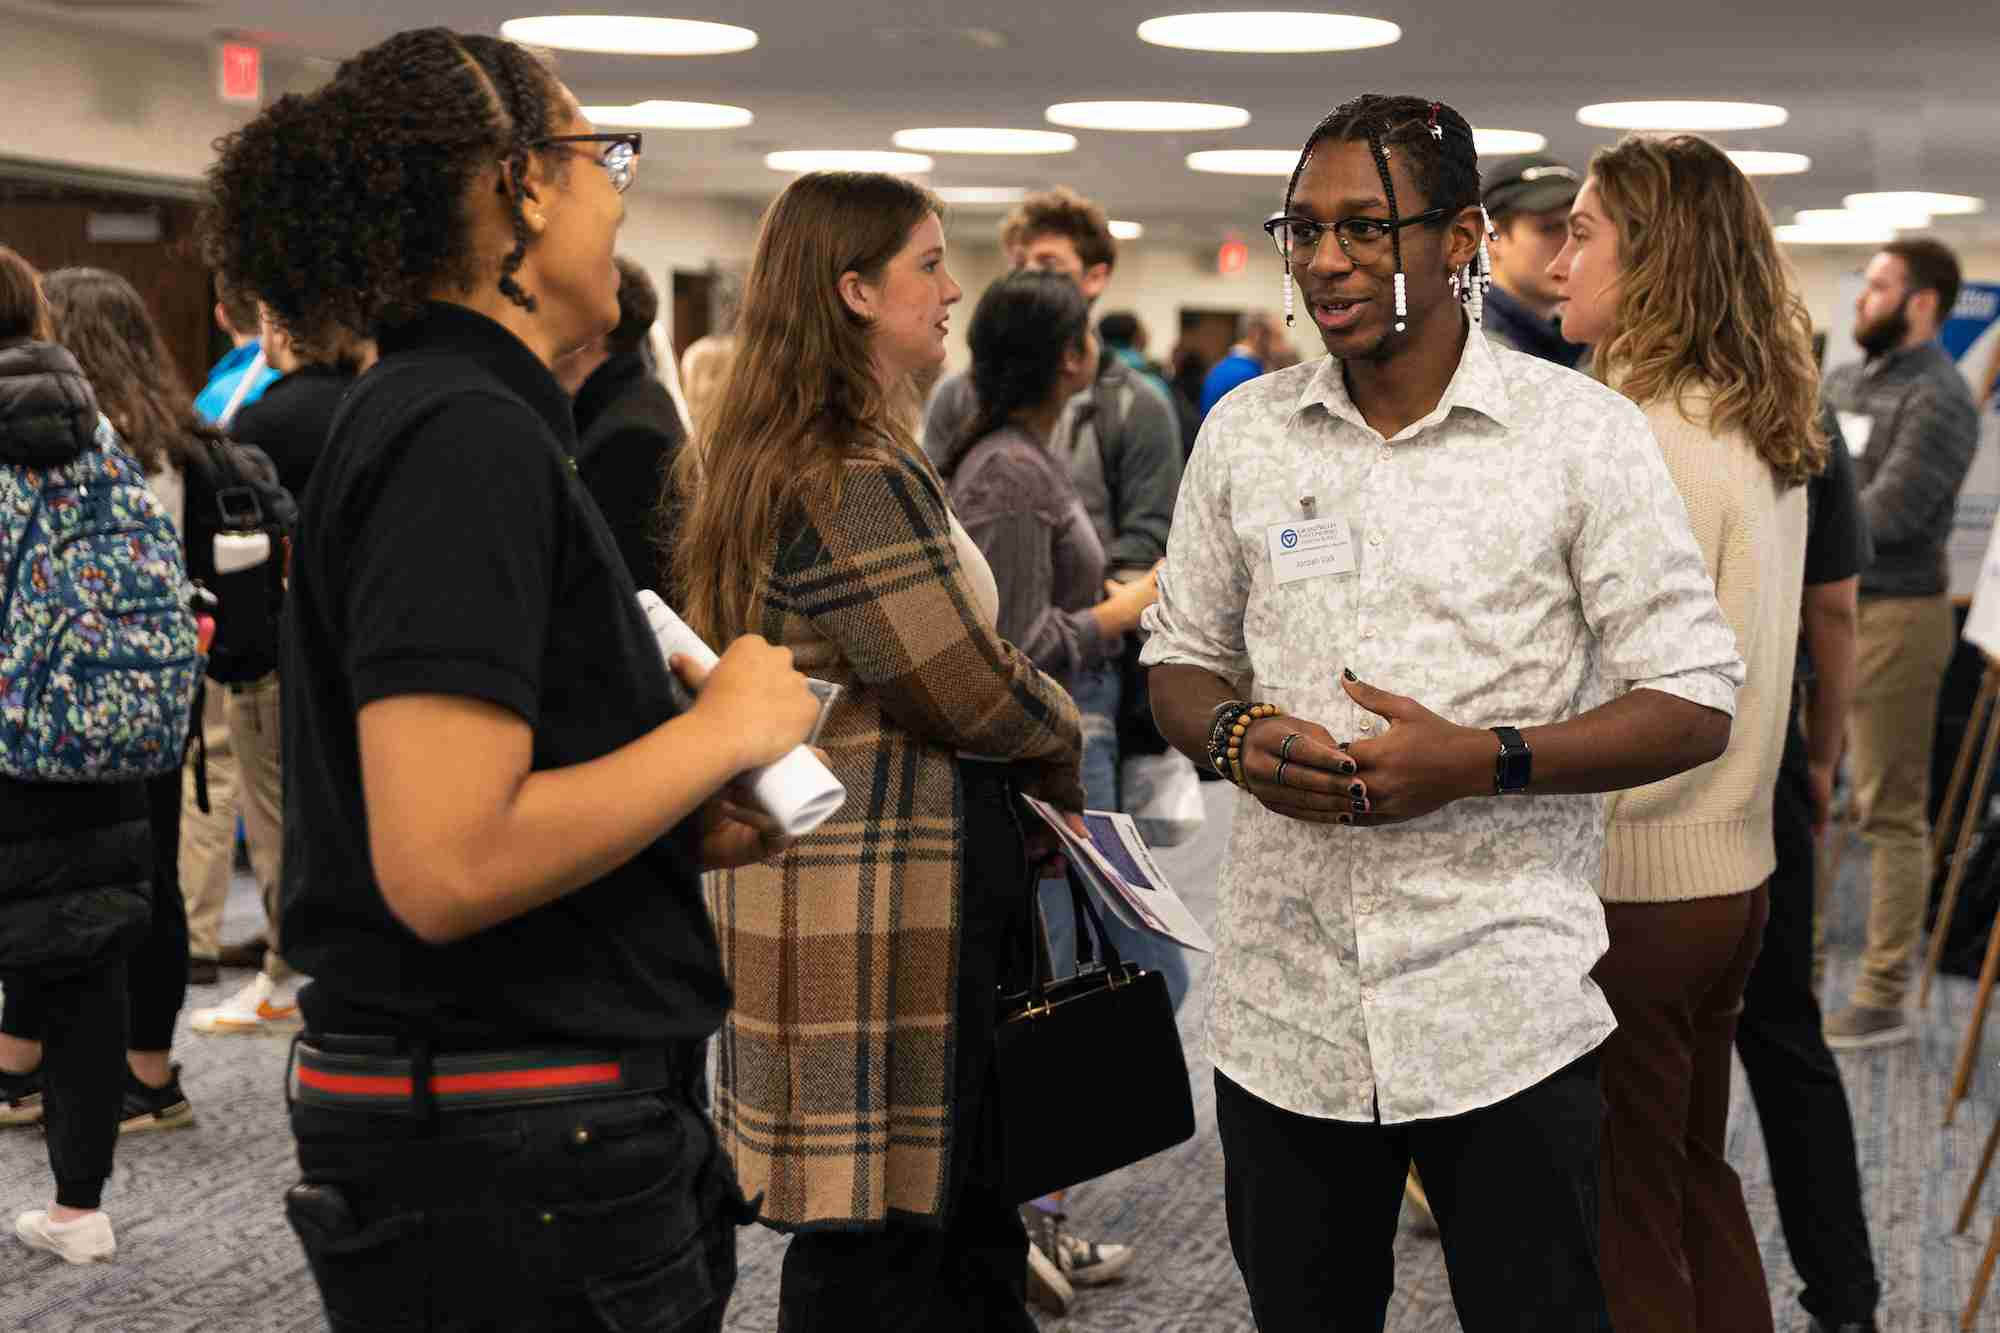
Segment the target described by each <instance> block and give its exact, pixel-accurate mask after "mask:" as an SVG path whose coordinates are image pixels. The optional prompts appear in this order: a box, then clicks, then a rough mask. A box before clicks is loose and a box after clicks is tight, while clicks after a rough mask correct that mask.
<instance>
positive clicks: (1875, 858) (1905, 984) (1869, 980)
mask: <svg viewBox="0 0 2000 1333" xmlns="http://www.w3.org/2000/svg"><path fill="white" fill-rule="evenodd" d="M1953 646H1954V645H1953V635H1952V623H1951V600H1950V599H1949V598H1948V597H1946V596H1944V595H1942V594H1940V595H1938V596H1936V597H1864V598H1862V599H1861V619H1860V632H1859V641H1858V644H1857V657H1858V661H1857V664H1856V665H1857V670H1856V678H1855V685H1854V707H1853V711H1852V712H1851V713H1850V714H1849V718H1848V732H1847V734H1848V765H1849V773H1850V774H1851V776H1852V777H1853V780H1854V819H1855V825H1856V827H1857V829H1858V830H1859V832H1860V834H1861V836H1862V838H1863V839H1864V840H1865V841H1866V842H1867V844H1868V847H1869V851H1870V854H1871V856H1870V864H1869V875H1868V885H1869V887H1868V894H1869V898H1868V945H1867V948H1866V949H1865V950H1864V951H1863V952H1862V955H1861V975H1860V976H1859V977H1858V978H1857V979H1856V981H1855V983H1854V1003H1856V1004H1858V1005H1864V1006H1867V1007H1868V1008H1871V1009H1898V1008H1901V1007H1902V1004H1903V994H1904V992H1905V991H1906V990H1907V989H1908V988H1909V984H1910V973H1911V971H1912V969H1913V966H1914V963H1915V958H1916V949H1917V936H1918V935H1919V933H1921V931H1922V929H1923V921H1924V907H1925V903H1926V899H1927V898H1928V895H1929V892H1930V877H1931V865H1930V847H1931V841H1930V839H1931V828H1930V816H1929V813H1928V812H1929V806H1930V787H1931V745H1932V738H1933V737H1934V736H1935V734H1936V732H1937V706H1938V690H1939V689H1940V687H1941V686H1942V685H1943V684H1944V673H1945V667H1946V666H1947V665H1949V663H1950V661H1951V654H1952V649H1953Z"/></svg>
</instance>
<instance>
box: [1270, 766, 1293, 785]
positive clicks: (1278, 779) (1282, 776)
mask: <svg viewBox="0 0 2000 1333" xmlns="http://www.w3.org/2000/svg"><path fill="white" fill-rule="evenodd" d="M1291 762H1292V761H1291V760H1289V759H1280V760H1279V761H1278V776H1277V777H1275V778H1273V779H1272V781H1273V782H1276V783H1277V784H1278V785H1279V786H1280V787H1282V786H1284V785H1285V767H1286V765H1288V764H1290V763H1291Z"/></svg>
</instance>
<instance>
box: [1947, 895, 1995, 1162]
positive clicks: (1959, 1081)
mask: <svg viewBox="0 0 2000 1333" xmlns="http://www.w3.org/2000/svg"><path fill="white" fill-rule="evenodd" d="M1996 972H2000V921H1995V922H1994V923H1993V932H1992V933H1991V934H1990V935H1988V936H1987V937H1986V961H1985V962H1984V963H1983V964H1981V965H1980V968H1979V993H1978V995H1976V996H1975V997H1974V998H1973V1001H1972V1021H1971V1022H1970V1023H1968V1024H1967V1025H1966V1029H1965V1042H1964V1044H1963V1045H1961V1046H1960V1047H1959V1048H1958V1067H1957V1068H1956V1069H1954V1070H1953V1071H1952V1075H1951V1099H1950V1100H1949V1101H1947V1102H1946V1103H1945V1104H1944V1122H1945V1124H1947V1125H1949V1124H1950V1123H1951V1118H1952V1116H1953V1115H1954V1114H1955V1113H1956V1112H1957V1110H1958V1104H1959V1103H1960V1102H1962V1101H1964V1100H1965V1090H1966V1089H1967V1088H1969V1087H1970V1086H1971V1085H1972V1063H1973V1061H1974V1060H1976V1059H1978V1057H1979V1042H1980V1038H1981V1037H1983V1036H1984V1035H1985V1033H1986V1006H1987V1005H1989V1004H1991V1003H1992V1002H1993V980H1994V974H1995V973H1996Z"/></svg>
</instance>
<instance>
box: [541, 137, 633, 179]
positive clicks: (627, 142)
mask: <svg viewBox="0 0 2000 1333" xmlns="http://www.w3.org/2000/svg"><path fill="white" fill-rule="evenodd" d="M643 137H644V136H643V135H640V134H638V133H636V132H626V133H622V134H552V135H550V136H549V137H548V138H546V139H537V140H535V142H534V143H532V144H530V145H529V147H531V148H549V147H553V146H555V145H559V144H573V143H601V144H603V145H604V151H602V152H600V153H599V154H598V155H597V158H596V162H597V165H598V166H600V167H603V168H604V170H605V172H606V174H608V175H609V176H610V177H611V188H612V189H614V190H616V191H618V193H620V194H623V193H625V191H626V190H627V189H629V188H631V185H632V178H633V177H634V176H636V175H637V174H638V172H639V141H640V139H642V138H643Z"/></svg>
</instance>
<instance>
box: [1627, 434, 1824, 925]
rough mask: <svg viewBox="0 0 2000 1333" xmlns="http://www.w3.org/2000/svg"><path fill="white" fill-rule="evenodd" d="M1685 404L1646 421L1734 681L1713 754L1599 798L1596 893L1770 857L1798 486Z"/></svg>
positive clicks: (1793, 638)
mask: <svg viewBox="0 0 2000 1333" xmlns="http://www.w3.org/2000/svg"><path fill="white" fill-rule="evenodd" d="M1685 407H1686V414H1685V415H1683V413H1682V410H1681V408H1680V406H1677V405H1676V404H1675V403H1674V402H1672V401H1671V400H1670V401H1667V402H1664V403H1655V404H1653V405H1651V406H1649V407H1647V408H1646V420H1647V421H1648V422H1650V423H1651V424H1652V427H1653V434H1654V436H1655V438H1657V439H1658V440H1659V443H1660V452H1661V454H1663V455H1664V456H1665V458H1666V462H1667V471H1668V472H1669V473H1671V474H1672V475H1673V479H1674V485H1675V486H1676V487H1677V488H1678V489H1679V490H1680V493H1681V500H1682V501H1683V502H1684V503H1685V504H1686V505H1687V511H1688V522H1689V524H1690V526H1692V527H1693V529H1694V537H1695V541H1696V542H1697V543H1698V544H1699V545H1700V547H1701V553H1702V557H1703V559H1704V560H1705V561H1706V562H1707V564H1708V572H1709V574H1710V575H1711V576H1712V577H1713V578H1714V579H1715V596H1716V600H1717V601H1718V602H1719V603H1721V605H1722V614H1723V616H1724V617H1725V618H1726V619H1727V620H1728V621H1729V627H1730V628H1731V629H1733V630H1735V631H1736V651H1737V653H1738V654H1739V655H1741V656H1742V658H1743V663H1744V667H1745V669H1746V671H1747V677H1746V679H1745V680H1744V683H1743V688H1741V689H1740V690H1738V691H1737V692H1736V720H1735V724H1734V726H1733V727H1732V728H1731V729H1730V733H1729V748H1728V749H1727V750H1726V751H1724V752H1723V755H1722V757H1721V758H1720V759H1717V760H1716V761H1715V762H1714V763H1711V764H1704V765H1702V766H1701V767H1700V768H1696V769H1692V770H1690V771H1688V772H1686V773H1681V774H1678V775H1676V776H1674V777H1671V778H1668V779H1667V780H1666V781H1664V782H1655V783H1653V784H1652V785H1650V786H1646V787H1636V788H1634V789H1632V790H1630V791H1622V792H1613V793H1611V794H1610V795H1608V796H1607V797H1605V817H1606V821H1607V826H1606V830H1605V847H1604V888H1603V892H1602V896H1603V898H1604V900H1605V901H1606V902H1620V903H1662V902H1679V901H1682V900H1685V899H1689V898H1719V897H1722V896H1724V895H1727V894H1732V893H1748V892H1750V891H1751V890H1752V889H1754V888H1756V887H1757V886H1758V885H1759V884H1761V883H1763V882H1764V881H1765V880H1766V879H1768V878H1770V875H1771V871H1772V870H1773V869H1774V868H1776V866H1777V853H1776V851H1775V849H1774V848H1773V846H1772V842H1771V799H1772V792H1773V790H1774V788H1775V786H1776V781H1777V774H1778V759H1779V757H1780V756H1781V755H1782V754H1783V753H1784V748H1785V722H1786V719H1787V717H1788V716H1789V712H1790V710H1789V703H1790V700H1791V693H1792V669H1793V666H1794V665H1795V663H1796V661H1797V654H1798V640H1799V600H1800V597H1801V593H1802V589H1803V583H1804V578H1805V554H1806V488H1805V487H1804V486H1791V487H1785V486H1783V485H1782V484H1781V483H1780V482H1779V481H1778V479H1777V477H1776V476H1775V474H1773V473H1772V471H1771V469H1770V466H1769V465H1768V464H1766V463H1765V462H1764V461H1763V459H1761V458H1760V457H1758V455H1757V453H1756V451H1755V450H1753V449H1752V448H1751V447H1750V444H1749V442H1748V441H1747V440H1746V439H1745V438H1744V437H1743V435H1742V433H1741V432H1740V431H1739V430H1734V429H1732V430H1729V431H1726V432H1724V433H1722V434H1716V433H1715V432H1713V431H1712V430H1710V429H1709V427H1708V425H1707V424H1706V422H1707V417H1708V400H1707V399H1706V398H1704V397H1696V396H1692V395H1690V397H1689V398H1688V400H1687V402H1686V404H1685ZM1633 573H1634V574H1635V575H1640V576H1643V573H1644V571H1641V570H1634V571H1633Z"/></svg>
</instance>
